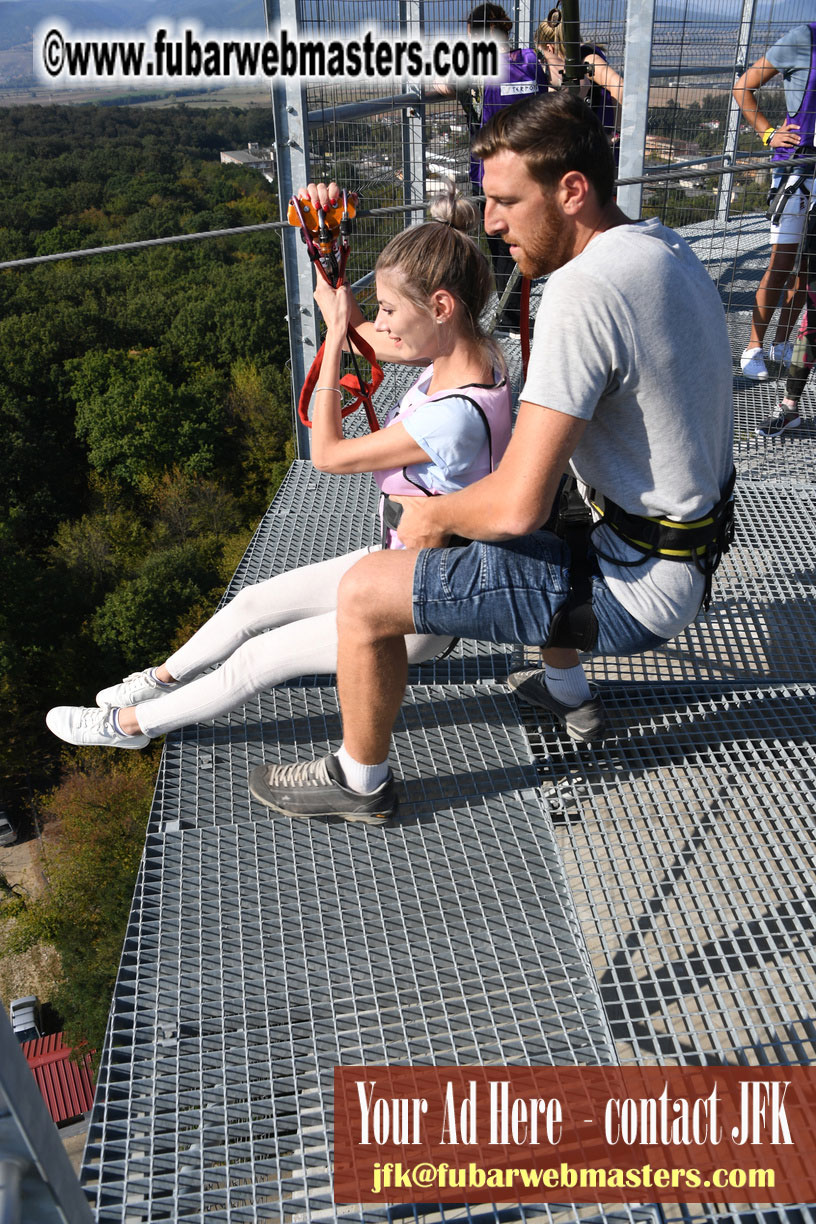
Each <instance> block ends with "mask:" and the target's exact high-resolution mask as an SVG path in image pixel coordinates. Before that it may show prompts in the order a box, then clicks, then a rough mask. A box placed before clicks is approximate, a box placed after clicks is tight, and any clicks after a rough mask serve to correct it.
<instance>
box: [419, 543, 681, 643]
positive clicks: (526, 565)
mask: <svg viewBox="0 0 816 1224" xmlns="http://www.w3.org/2000/svg"><path fill="white" fill-rule="evenodd" d="M595 570H596V572H595V573H594V574H593V578H592V606H593V610H594V612H595V616H596V617H597V619H598V641H597V643H596V645H595V648H594V649H593V650H592V651H591V652H590V653H591V654H610V655H626V654H639V653H640V652H641V651H643V650H653V649H654V648H655V647H656V646H662V645H663V643H664V642H666V641H667V639H666V638H662V637H658V636H657V634H655V633H652V632H651V631H650V630H649V629H646V628H645V627H644V626H643V625H641V624H640V622H639V621H637V620H635V618H634V617H633V616H632V615H631V613H629V612H627V611H626V609H625V608H624V607H623V606H622V605H621V604H620V603H618V601H617V599H615V597H614V595H613V594H612V593H611V591H610V590H609V588H608V587H607V585H606V583H605V582H604V579H603V577H602V575H601V572H600V570H599V569H598V568H597V564H596V566H595ZM568 592H569V549H568V548H567V547H566V545H565V544H564V543H563V541H561V540H559V538H558V536H556V535H553V533H552V532H550V531H536V532H533V534H532V535H527V536H520V537H519V538H517V539H514V540H505V541H503V542H501V543H498V544H482V543H479V542H478V541H475V542H474V543H472V544H469V545H468V546H467V547H466V548H425V549H423V550H422V551H421V552H420V553H419V556H418V557H417V563H416V568H415V569H414V625H415V626H416V631H417V633H433V634H437V635H439V636H447V637H469V638H478V639H481V640H483V641H490V642H497V643H504V642H520V643H522V644H524V645H526V646H540V645H541V643H542V642H544V641H546V638H547V634H548V633H549V630H550V624H551V622H552V618H553V616H554V615H555V613H556V612H557V611H558V609H559V608H560V607H561V605H562V604H563V602H564V600H565V599H566V598H567V594H568Z"/></svg>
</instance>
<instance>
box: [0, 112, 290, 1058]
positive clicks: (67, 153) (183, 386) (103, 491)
mask: <svg viewBox="0 0 816 1224" xmlns="http://www.w3.org/2000/svg"><path fill="white" fill-rule="evenodd" d="M271 122H272V117H271V112H269V111H266V110H263V109H261V110H253V111H252V112H244V111H240V110H237V109H210V110H208V109H200V110H198V109H187V108H184V107H176V108H172V109H147V108H124V107H121V108H117V107H104V108H103V107H97V106H72V107H19V108H8V109H6V110H2V111H0V133H1V134H0V198H1V201H2V202H1V203H0V222H2V226H0V260H3V261H5V260H13V259H20V258H25V257H27V256H31V255H43V254H52V253H57V252H62V251H67V250H75V249H80V248H90V247H99V246H105V245H110V244H113V243H120V242H130V241H134V240H139V239H145V238H153V237H160V236H166V235H172V234H183V233H195V232H200V231H206V230H214V229H223V228H232V227H236V226H241V225H249V224H255V223H258V222H266V221H274V220H276V219H277V199H276V193H275V190H274V188H273V187H272V186H270V184H269V183H268V182H267V181H266V180H265V179H264V178H263V177H262V176H261V175H260V174H259V173H258V172H257V171H253V170H248V169H244V168H242V167H239V166H232V165H222V164H221V163H220V160H219V153H220V151H221V150H222V149H229V148H239V147H243V148H245V147H246V145H247V142H248V141H252V140H260V141H262V142H269V141H270V140H271ZM0 300H1V305H0V369H1V371H2V372H1V373H0V419H1V420H2V439H3V445H2V454H0V465H2V478H1V479H0V487H1V488H2V498H3V502H2V515H1V516H0V550H2V574H3V598H2V610H1V611H0V685H1V686H2V701H1V702H0V704H1V705H2V734H1V735H0V804H1V805H2V807H3V808H5V809H6V810H7V811H8V813H9V814H10V816H11V818H12V820H13V821H14V823H15V824H16V825H18V826H19V827H20V831H21V836H26V835H33V834H36V833H38V832H40V831H44V838H43V846H44V850H45V862H46V869H47V870H46V874H47V878H48V882H49V888H48V890H47V892H46V894H45V895H44V896H40V897H37V898H33V897H29V896H27V895H26V894H25V893H24V892H22V891H20V890H19V889H12V888H9V887H8V885H7V882H6V881H4V880H3V878H2V877H0V918H5V919H6V921H2V922H0V956H2V955H3V953H4V952H21V951H25V949H26V948H28V947H31V946H33V945H34V944H35V943H37V942H38V941H43V940H45V941H47V942H49V943H50V944H52V945H53V946H55V947H56V949H57V952H58V953H59V956H60V960H61V964H62V975H61V982H60V983H59V984H58V988H57V990H56V993H55V996H54V998H53V999H52V1000H51V1002H52V1004H53V1005H54V1007H55V1008H56V1010H57V1011H58V1013H59V1014H60V1015H61V1016H62V1018H63V1020H64V1022H65V1027H66V1031H67V1033H68V1036H69V1038H71V1039H73V1040H75V1041H78V1040H84V1041H86V1042H89V1043H90V1044H91V1046H96V1047H98V1046H99V1045H100V1043H101V1040H102V1035H103V1033H104V1024H105V1018H106V1014H107V1007H108V1002H109V999H110V992H111V988H112V985H113V980H114V976H115V972H116V967H117V964H118V957H119V950H120V946H121V937H122V932H123V930H124V924H125V921H126V918H127V914H128V910H129V905H130V897H131V892H132V885H133V880H134V877H135V872H136V869H137V866H138V862H139V856H140V853H141V848H142V844H143V840H144V828H145V824H146V819H147V812H148V808H149V803H150V797H151V794H152V788H153V779H154V776H155V770H156V766H157V764H158V753H159V752H160V748H161V745H160V744H158V745H153V746H151V748H150V749H149V750H147V751H146V752H143V753H123V752H117V753H104V752H99V751H92V750H86V751H80V750H75V749H66V748H65V746H64V745H61V744H60V742H59V741H58V740H56V739H55V738H54V737H53V736H51V734H50V733H49V732H48V731H47V729H46V727H45V723H44V716H45V713H46V710H47V709H48V708H49V707H50V706H52V705H56V704H63V703H64V704H92V703H93V701H94V694H95V692H96V691H97V688H98V687H100V685H101V684H103V683H110V682H112V681H115V680H117V679H119V678H121V677H122V676H124V675H125V674H126V673H128V672H130V671H133V670H135V669H137V668H141V667H144V666H146V665H147V664H150V663H156V662H159V661H161V660H163V659H164V658H165V657H166V654H167V653H168V651H169V649H171V648H172V647H173V646H174V644H175V645H177V644H179V643H180V641H181V640H182V639H183V638H184V637H186V636H187V635H188V634H189V633H190V631H191V630H193V629H194V628H196V627H197V626H198V624H200V623H201V621H202V620H203V619H204V618H205V617H206V616H207V615H209V613H210V612H211V611H212V610H213V608H214V606H215V604H216V603H217V600H218V598H219V597H220V595H221V593H222V591H223V589H224V586H225V585H226V583H227V581H228V580H229V577H230V576H231V574H232V572H233V570H234V568H235V566H236V564H237V562H238V560H239V559H240V557H241V554H242V553H243V551H244V549H245V547H246V544H247V542H248V539H249V536H250V533H251V531H252V529H253V527H254V526H255V524H256V523H257V521H258V519H259V518H260V516H261V515H262V514H263V512H264V510H265V509H266V507H267V505H268V504H269V501H270V500H271V497H272V495H273V494H274V492H275V489H276V488H277V485H278V484H279V482H280V480H281V479H282V477H283V475H284V474H285V472H286V469H287V467H288V465H289V463H290V461H291V459H292V457H293V450H292V442H291V429H292V410H291V403H290V400H291V396H290V386H289V377H288V374H287V372H286V370H285V363H286V361H287V358H288V336H287V332H286V323H285V318H284V316H285V313H286V309H285V299H284V291H283V276H282V270H281V263H280V245H279V237H278V235H277V233H276V231H267V232H263V233H260V234H252V235H246V236H241V237H235V238H222V239H212V240H205V241H195V242H187V243H182V244H178V245H168V246H162V247H155V248H149V249H146V250H142V251H137V252H122V253H114V254H104V255H96V256H92V257H85V258H79V259H73V260H59V261H55V262H53V263H46V264H39V265H36V266H30V267H23V268H13V269H5V270H2V271H0ZM122 758H136V759H135V760H134V759H122ZM4 885H5V886H4ZM5 1001H6V1002H8V1000H5Z"/></svg>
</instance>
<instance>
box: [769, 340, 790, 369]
mask: <svg viewBox="0 0 816 1224" xmlns="http://www.w3.org/2000/svg"><path fill="white" fill-rule="evenodd" d="M768 356H769V357H770V359H771V361H778V362H779V364H780V365H790V363H791V358H792V357H793V341H792V340H783V341H781V342H780V343H779V344H772V345H771V347H770V348H769V349H768Z"/></svg>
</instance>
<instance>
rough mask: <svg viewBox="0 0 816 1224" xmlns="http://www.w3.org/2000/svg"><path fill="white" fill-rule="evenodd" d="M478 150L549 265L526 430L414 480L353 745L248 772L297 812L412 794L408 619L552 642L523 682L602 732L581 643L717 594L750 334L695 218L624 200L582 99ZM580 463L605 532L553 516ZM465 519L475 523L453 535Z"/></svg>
mask: <svg viewBox="0 0 816 1224" xmlns="http://www.w3.org/2000/svg"><path fill="white" fill-rule="evenodd" d="M474 150H475V151H476V153H477V156H479V157H482V158H483V159H484V180H483V185H484V191H485V196H486V200H487V203H486V208H485V226H486V228H487V229H488V230H489V231H491V232H492V233H494V234H498V235H500V236H501V237H502V239H503V241H504V242H505V243H506V244H507V246H508V249H509V251H510V254H511V255H512V256H513V258H514V259H515V261H516V263H517V264H518V266H519V269H520V271H521V272H522V274H523V275H526V276H533V277H538V276H543V275H544V274H546V273H550V274H551V276H550V280H549V283H548V285H547V287H546V289H545V291H544V295H543V299H542V303H541V307H540V309H539V312H538V317H537V320H536V327H535V341H534V345H533V352H532V358H531V363H530V372H529V375H528V378H527V382H526V384H525V387H524V390H523V391H522V395H521V404H520V407H519V412H518V418H517V421H516V426H515V429H514V432H513V437H512V439H511V441H510V444H509V446H508V448H507V450H506V452H505V454H504V457H503V458H502V460H501V463H500V464H499V465H498V467H497V468H496V469H495V470H494V471H493V472H491V473H490V474H489V475H488V476H486V477H484V479H482V480H480V481H477V482H476V483H475V484H473V485H471V486H470V487H469V488H467V489H464V490H462V491H460V492H456V493H450V494H445V495H443V496H440V497H427V498H424V497H410V498H404V499H396V500H397V501H398V502H399V503H400V504H401V506H402V518H401V520H400V523H399V533H400V538H401V539H402V540H403V541H404V543H405V544H406V548H405V549H404V550H399V551H397V550H391V551H390V552H388V553H386V552H384V551H381V552H375V553H371V554H369V555H368V556H366V557H364V558H363V559H362V560H361V561H360V562H358V563H357V565H355V566H354V567H353V568H352V569H351V570H349V572H348V573H347V574H346V576H345V578H344V581H343V585H342V587H341V589H340V594H339V601H338V630H339V650H338V676H337V678H338V691H339V695H340V705H341V709H342V715H343V731H344V741H343V748H342V750H341V753H340V754H339V757H338V756H334V755H329V756H328V757H326V758H324V759H323V760H322V761H315V762H306V763H303V764H299V765H296V766H262V767H260V768H259V769H257V770H255V771H254V773H253V774H252V777H251V779H250V787H251V790H252V794H253V795H255V797H256V798H258V799H260V800H261V802H263V803H267V804H268V805H269V806H271V807H273V808H275V809H276V810H278V811H281V812H284V813H286V814H289V815H298V816H311V815H318V814H322V815H330V814H331V815H340V816H344V817H345V818H346V819H348V820H363V821H366V822H367V823H379V822H381V821H382V820H384V819H385V818H386V817H387V816H388V815H391V814H392V813H393V812H394V811H395V810H396V806H397V798H396V792H395V787H394V781H393V776H392V774H391V771H390V769H389V767H388V751H389V745H390V735H391V728H392V726H393V723H394V720H395V718H396V715H397V711H398V709H399V706H400V704H401V701H402V697H403V692H404V686H405V678H406V671H407V664H406V656H405V647H404V641H403V636H402V635H404V634H405V633H410V632H414V631H415V632H418V633H432V634H438V635H440V636H446V637H454V636H459V637H469V638H477V639H478V638H482V639H485V638H486V639H489V640H490V641H494V642H499V643H503V642H521V643H526V644H529V645H538V646H541V647H542V648H543V658H544V663H545V668H544V671H543V672H541V671H539V670H538V669H535V670H534V669H530V673H529V674H525V673H516V676H515V680H513V681H512V686H513V687H515V688H516V690H517V691H518V692H519V693H520V694H522V695H525V696H527V697H529V699H530V700H534V701H535V702H536V703H537V704H539V705H542V706H544V707H546V709H548V710H549V711H551V712H552V713H553V714H554V715H555V717H556V718H558V719H559V720H560V721H561V722H562V723H563V724H564V725H565V727H566V728H567V731H568V732H569V734H570V735H572V736H573V737H574V738H577V739H584V740H591V739H598V738H600V737H601V736H602V734H603V712H602V709H601V706H600V702H599V699H598V698H597V697H596V696H595V695H593V694H592V693H591V691H590V689H589V686H588V684H587V679H586V676H585V675H584V671H583V668H582V667H581V665H580V661H579V658H578V653H577V649H576V647H577V646H579V645H580V646H581V648H582V649H587V650H590V651H593V652H595V653H598V654H613V655H619V654H631V653H635V652H638V651H642V650H648V649H650V648H652V647H654V646H656V645H658V644H660V643H662V642H664V641H666V639H667V638H669V637H671V636H672V635H673V634H674V633H677V632H678V631H679V630H680V629H681V628H682V627H683V626H684V625H687V624H688V623H689V621H690V620H691V619H692V618H693V617H694V615H695V614H696V612H697V610H698V609H699V607H700V603H701V599H702V597H703V593H704V586H705V578H704V577H703V576H702V575H701V573H700V572H699V570H698V565H702V566H703V568H706V569H707V570H708V571H709V572H710V571H711V570H712V569H713V568H714V566H715V564H716V558H717V556H718V555H719V551H720V550H721V549H722V548H724V547H725V546H727V538H726V528H727V524H728V513H727V508H728V504H729V502H728V498H729V491H730V488H731V479H732V474H733V468H732V456H731V450H732V438H733V422H732V408H731V354H730V346H729V343H728V335H727V331H726V326H725V316H724V312H723V309H722V306H721V304H720V301H719V297H718V294H717V291H716V289H715V288H714V286H713V284H712V283H711V281H710V279H709V277H708V276H707V275H706V273H705V270H704V269H703V268H702V266H701V265H700V263H699V262H698V260H697V259H696V257H695V256H694V255H693V254H692V252H691V250H690V249H689V247H688V246H687V245H686V243H684V242H683V241H682V239H680V238H679V237H678V236H677V234H674V233H673V232H672V231H671V230H667V229H665V228H664V227H663V226H661V225H659V224H658V223H657V222H654V221H650V222H646V223H645V224H632V223H631V222H630V221H629V220H628V218H627V217H625V216H624V215H623V213H621V211H620V209H619V208H618V207H617V205H616V204H615V202H614V200H613V197H612V189H613V182H614V164H613V160H612V152H611V148H610V146H609V142H608V140H607V138H606V135H605V133H604V130H603V127H602V126H601V124H600V122H599V120H598V119H597V117H596V116H595V115H594V114H593V113H592V111H591V110H590V109H589V107H587V106H586V105H585V103H583V102H582V101H580V99H578V98H574V97H572V96H571V95H569V94H567V93H557V94H548V95H545V96H541V97H538V98H534V99H531V100H529V101H527V102H522V103H519V104H517V105H516V106H510V107H508V108H507V109H505V110H502V111H500V112H499V114H497V115H496V116H495V117H494V118H493V119H492V120H491V122H490V123H489V124H488V125H487V126H486V127H485V128H484V129H483V130H482V132H481V133H480V134H479V137H478V138H477V140H476V141H475V142H474ZM570 464H571V466H572V468H573V470H574V471H575V473H576V474H577V475H578V476H579V477H580V479H581V481H582V482H583V483H584V484H585V485H590V486H592V487H593V492H592V493H591V494H590V493H588V492H587V493H586V496H585V505H591V506H592V508H593V513H594V514H596V515H600V514H603V517H604V522H603V524H601V525H600V526H599V528H598V530H597V532H596V533H595V537H594V541H593V542H594V543H596V544H597V551H596V550H595V549H594V548H593V547H592V546H590V548H589V549H588V550H587V548H586V532H584V548H583V550H582V549H581V548H580V547H579V543H580V540H579V536H578V533H577V532H574V531H573V526H572V520H570V522H569V523H568V524H567V525H566V527H565V531H564V533H563V538H561V537H560V536H559V535H558V534H557V533H554V532H553V531H551V530H548V529H547V528H546V527H543V526H542V524H547V522H548V519H549V518H550V515H551V511H552V509H553V505H554V503H555V502H556V500H557V495H558V491H559V483H560V481H561V477H562V475H563V473H564V471H565V470H566V468H567V466H568V465H570ZM658 520H659V525H657V521H658ZM451 536H458V537H463V538H464V539H465V540H470V541H472V543H470V544H467V545H465V546H461V547H447V546H446V545H447V543H448V540H449V539H450V537H451ZM638 543H641V544H642V548H641V549H639V548H638ZM584 554H586V555H584ZM571 561H573V563H572V564H571ZM582 561H583V563H581V562H582ZM576 562H577V563H576ZM627 562H634V564H631V565H627Z"/></svg>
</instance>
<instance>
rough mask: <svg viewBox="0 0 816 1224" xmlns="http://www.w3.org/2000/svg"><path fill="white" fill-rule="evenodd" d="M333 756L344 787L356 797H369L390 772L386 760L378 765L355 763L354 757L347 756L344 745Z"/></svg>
mask: <svg viewBox="0 0 816 1224" xmlns="http://www.w3.org/2000/svg"><path fill="white" fill-rule="evenodd" d="M335 756H336V757H337V760H338V761H339V762H340V768H341V769H342V771H343V776H344V777H345V779H346V786H347V787H348V788H349V790H353V791H355V792H356V793H357V794H358V795H370V794H371V792H372V791H375V790H376V789H377V787H378V786H382V784H383V782H384V781H385V779H386V778H387V777H388V775H389V773H390V772H391V771H390V769H389V768H388V760H387V758H386V760H384V761H381V762H380V764H379V765H361V764H360V762H359V761H355V759H354V757H351V756H349V754H348V753H347V752H346V746H345V744H343V745H342V746H341V747H340V748H339V749H338V751H337V752H336V753H335Z"/></svg>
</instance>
